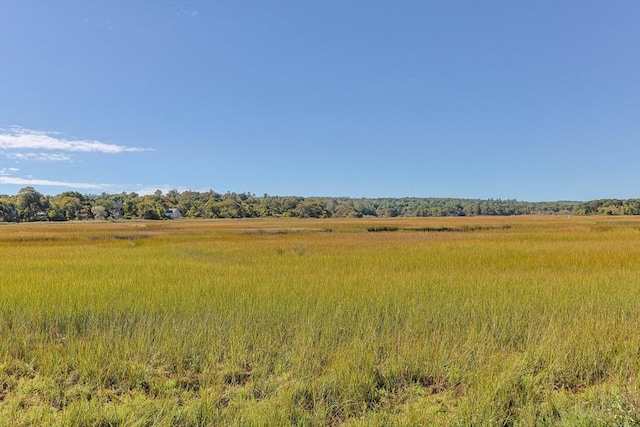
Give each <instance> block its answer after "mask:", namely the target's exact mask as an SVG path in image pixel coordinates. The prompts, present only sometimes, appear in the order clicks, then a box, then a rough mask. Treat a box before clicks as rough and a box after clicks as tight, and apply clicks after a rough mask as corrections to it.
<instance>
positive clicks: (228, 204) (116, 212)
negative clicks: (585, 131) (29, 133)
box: [0, 187, 640, 222]
mask: <svg viewBox="0 0 640 427" xmlns="http://www.w3.org/2000/svg"><path fill="white" fill-rule="evenodd" d="M168 209H178V210H179V211H180V212H181V214H182V216H183V217H186V218H266V217H292V218H361V217H384V218H390V217H400V216H412V217H441V216H478V215H531V214H543V215H594V214H601V215H640V199H625V200H618V199H601V200H592V201H589V202H570V201H560V202H522V201H517V200H502V199H488V200H480V199H453V198H417V197H408V198H349V197H296V196H269V195H267V194H265V195H263V196H256V195H254V194H250V193H225V194H220V193H217V192H215V191H213V190H211V191H205V192H196V191H183V192H178V191H176V190H171V191H169V192H167V193H166V194H163V193H162V191H160V190H158V191H156V192H155V193H154V194H151V195H142V196H141V195H138V194H136V193H119V194H106V193H102V194H100V195H85V194H80V193H78V192H76V191H67V192H64V193H61V194H58V195H55V196H46V195H43V194H41V193H39V192H38V191H36V190H35V189H34V188H33V187H25V188H22V189H21V190H20V191H19V192H18V194H16V195H14V196H12V195H0V222H28V221H72V220H92V219H94V220H121V219H148V220H161V219H165V218H167V214H166V213H167V210H168Z"/></svg>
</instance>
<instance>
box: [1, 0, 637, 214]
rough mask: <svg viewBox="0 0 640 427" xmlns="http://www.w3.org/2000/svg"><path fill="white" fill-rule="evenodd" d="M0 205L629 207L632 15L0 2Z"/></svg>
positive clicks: (339, 4) (456, 4) (361, 4)
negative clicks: (276, 202) (198, 198)
mask: <svg viewBox="0 0 640 427" xmlns="http://www.w3.org/2000/svg"><path fill="white" fill-rule="evenodd" d="M0 128H2V130H1V131H0V193H5V194H15V193H17V191H18V190H19V189H20V188H22V187H25V186H33V187H35V188H36V189H37V190H38V191H40V192H42V193H45V194H57V193H60V192H63V191H70V190H76V191H80V192H82V193H102V192H107V193H116V192H121V191H127V192H130V191H135V192H138V193H141V194H143V193H148V192H153V191H154V190H156V189H160V190H163V191H165V192H166V191H168V190H170V189H177V190H178V191H181V190H185V189H189V190H194V191H199V190H207V189H213V190H215V191H218V192H227V191H235V192H251V193H254V194H258V195H262V194H263V193H268V194H274V195H300V196H350V197H402V196H418V197H462V198H513V199H518V200H531V201H540V200H592V199H598V198H608V197H611V198H633V197H640V2H638V1H591V2H584V1H544V2H540V1H515V2H508V1H441V2H440V1H318V2H306V1H305V2H292V1H215V2H200V1H199V2H184V1H180V2H173V1H162V2H147V1H144V2H143V1H140V2H136V1H127V2H111V1H64V2H62V1H50V2H44V1H37V2H34V1H12V0H3V1H0Z"/></svg>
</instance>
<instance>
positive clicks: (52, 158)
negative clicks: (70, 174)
mask: <svg viewBox="0 0 640 427" xmlns="http://www.w3.org/2000/svg"><path fill="white" fill-rule="evenodd" d="M0 154H1V155H2V156H3V157H6V158H8V159H12V160H36V161H40V162H68V161H70V160H71V156H69V155H67V154H57V153H12V152H2V153H0Z"/></svg>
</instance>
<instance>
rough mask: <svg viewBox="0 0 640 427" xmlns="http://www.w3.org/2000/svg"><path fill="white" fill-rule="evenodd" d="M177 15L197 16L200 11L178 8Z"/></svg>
mask: <svg viewBox="0 0 640 427" xmlns="http://www.w3.org/2000/svg"><path fill="white" fill-rule="evenodd" d="M178 15H179V16H188V17H190V18H197V17H198V16H200V12H199V11H197V10H195V9H180V13H178Z"/></svg>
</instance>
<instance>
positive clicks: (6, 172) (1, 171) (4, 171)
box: [0, 168, 20, 176]
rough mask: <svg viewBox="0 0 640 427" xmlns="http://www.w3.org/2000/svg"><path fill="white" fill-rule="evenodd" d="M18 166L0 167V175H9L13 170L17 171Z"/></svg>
mask: <svg viewBox="0 0 640 427" xmlns="http://www.w3.org/2000/svg"><path fill="white" fill-rule="evenodd" d="M19 170H20V169H18V168H0V176H6V175H11V174H12V173H13V172H18V171H19Z"/></svg>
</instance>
